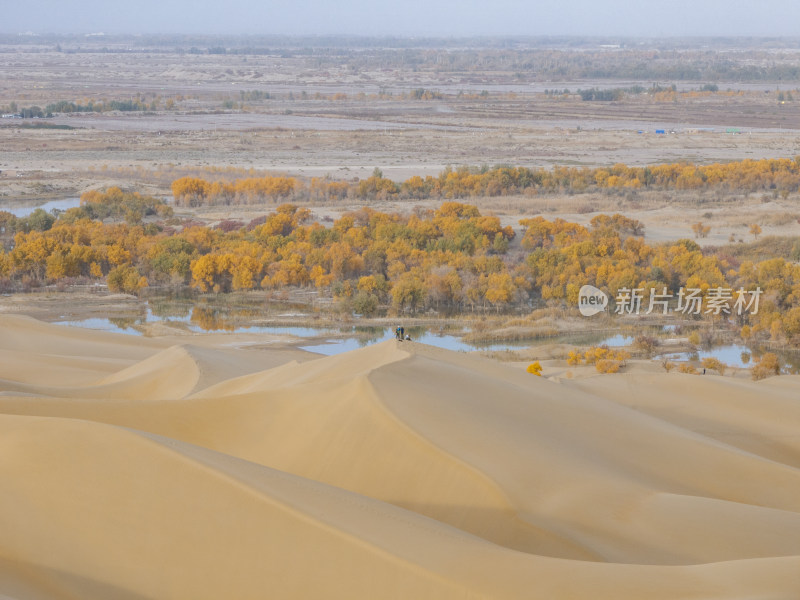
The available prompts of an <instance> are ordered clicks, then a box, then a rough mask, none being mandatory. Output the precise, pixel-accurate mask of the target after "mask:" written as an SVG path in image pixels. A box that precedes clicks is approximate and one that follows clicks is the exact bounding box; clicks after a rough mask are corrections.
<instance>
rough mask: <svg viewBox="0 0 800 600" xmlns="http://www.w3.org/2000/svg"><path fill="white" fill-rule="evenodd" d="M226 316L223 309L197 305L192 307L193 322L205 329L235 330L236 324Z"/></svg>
mask: <svg viewBox="0 0 800 600" xmlns="http://www.w3.org/2000/svg"><path fill="white" fill-rule="evenodd" d="M225 317H226V315H225V314H224V313H223V312H222V311H220V310H217V309H215V308H205V307H201V306H195V307H194V308H192V317H191V322H192V324H193V325H197V326H198V327H199V328H200V329H202V330H203V331H234V330H235V329H236V325H235V324H234V323H233V322H232V321H229V320H228V319H226V318H225Z"/></svg>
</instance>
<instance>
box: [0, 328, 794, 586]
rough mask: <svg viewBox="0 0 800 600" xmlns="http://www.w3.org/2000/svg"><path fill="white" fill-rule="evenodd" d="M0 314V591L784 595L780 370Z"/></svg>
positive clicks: (788, 383)
mask: <svg viewBox="0 0 800 600" xmlns="http://www.w3.org/2000/svg"><path fill="white" fill-rule="evenodd" d="M0 329H1V330H2V332H3V335H2V336H0V340H2V341H0V355H2V357H3V358H4V360H5V363H4V365H3V367H2V369H0V482H2V484H0V485H2V489H3V493H2V494H0V531H2V532H3V534H2V535H0V595H4V596H7V597H11V598H15V599H20V600H23V599H29V598H30V599H39V598H45V599H50V598H52V599H62V598H64V599H66V598H74V597H81V598H98V599H99V598H103V599H105V598H120V599H128V600H130V599H131V598H137V599H141V598H185V597H192V598H219V597H236V598H260V597H264V593H265V590H269V594H270V595H271V596H274V597H292V598H316V597H327V598H355V597H382V598H411V597H414V598H426V597H429V598H529V597H549V598H565V599H566V598H570V599H572V598H579V599H580V598H586V599H589V598H592V599H594V598H603V599H604V598H608V599H609V600H610V599H612V598H614V599H622V600H626V599H630V600H633V599H639V598H654V599H661V598H663V599H667V598H669V599H674V598H687V599H689V598H692V599H698V598H699V599H709V600H717V599H719V600H722V599H724V598H741V599H742V600H744V599H745V598H754V597H775V598H791V597H797V596H798V595H800V578H799V577H798V576H797V573H798V572H800V442H798V436H797V435H796V433H795V432H796V431H797V427H798V426H799V425H800V395H798V394H796V389H797V388H795V387H794V386H795V385H796V384H797V378H791V377H785V378H784V377H781V378H778V380H765V381H762V382H749V381H739V380H734V379H732V378H730V377H716V376H713V377H697V376H688V375H687V376H683V375H680V374H675V373H671V374H656V373H636V372H633V373H628V374H620V375H614V376H603V377H597V378H591V379H578V380H562V381H560V382H555V381H549V380H547V379H545V378H540V377H534V376H531V375H529V374H527V373H525V372H524V370H523V369H521V368H519V367H518V366H516V365H508V364H500V363H496V362H493V361H490V360H487V359H483V358H481V357H477V356H472V355H466V354H463V353H455V352H449V351H446V350H441V349H438V348H431V347H428V346H424V345H422V344H418V343H416V342H407V341H405V342H396V341H394V340H392V341H387V342H383V343H380V344H376V345H373V346H369V347H365V348H361V349H359V350H356V351H353V352H349V353H345V354H340V355H335V356H330V357H320V358H314V357H312V356H302V355H299V354H298V353H295V352H290V351H281V350H277V349H263V348H232V347H229V346H226V345H224V343H222V342H220V343H214V342H213V340H211V341H209V340H205V341H203V343H181V344H175V343H174V342H173V341H172V340H169V339H156V340H149V339H139V338H135V339H130V338H127V337H125V336H118V335H113V334H105V333H101V332H92V331H86V330H81V331H78V330H72V329H69V328H64V327H60V326H55V325H47V324H43V323H39V322H37V321H35V320H32V319H27V318H19V317H8V316H6V315H0ZM6 330H8V336H6V335H5V333H6ZM16 341H19V343H20V348H19V349H17V350H15V346H14V344H15V343H16ZM192 342H194V340H192ZM15 361H16V362H15ZM36 364H38V365H39V371H46V369H47V365H53V372H52V373H51V374H45V375H42V376H41V377H37V376H36V373H35V369H34V365H36ZM165 565H166V566H165ZM234 573H235V574H236V575H235V576H233V575H232V574H234Z"/></svg>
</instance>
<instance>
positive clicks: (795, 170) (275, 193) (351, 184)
mask: <svg viewBox="0 0 800 600" xmlns="http://www.w3.org/2000/svg"><path fill="white" fill-rule="evenodd" d="M799 188H800V157H797V158H794V159H789V158H784V159H763V160H752V159H747V160H743V161H736V162H730V163H714V164H710V165H696V164H692V163H671V164H662V165H653V166H647V167H629V166H627V165H624V164H617V165H614V166H612V167H601V168H594V169H590V168H586V167H580V168H579V167H555V168H553V169H530V168H527V167H510V166H495V167H491V168H490V167H488V166H482V167H470V166H462V167H458V168H456V169H454V168H452V167H447V168H446V169H444V170H443V171H442V172H441V173H440V174H439V175H438V176H431V175H428V176H426V177H420V176H419V175H415V176H413V177H410V178H409V179H406V180H404V181H402V182H399V183H398V182H395V181H393V180H391V179H388V178H385V177H384V176H383V173H382V172H381V171H380V169H377V168H376V169H375V171H374V172H373V174H372V175H371V176H370V177H368V178H366V179H361V180H357V181H338V180H334V179H330V178H318V177H315V178H312V179H311V180H310V181H308V182H306V181H303V180H301V179H298V178H296V177H288V176H272V175H267V176H263V177H246V178H232V179H220V180H216V181H208V180H206V179H203V178H201V177H192V176H187V177H182V178H180V179H177V180H175V181H174V182H173V183H172V194H173V197H174V199H175V204H176V205H177V206H203V205H216V204H222V205H235V204H258V203H261V202H263V201H264V200H272V201H275V202H278V201H286V200H292V201H301V200H308V201H315V202H316V201H321V202H325V201H331V200H341V199H343V198H356V199H360V200H385V199H389V198H402V199H429V198H433V199H453V200H455V199H464V198H476V197H487V196H508V195H514V194H521V193H554V192H559V191H561V192H563V191H568V192H571V193H580V192H588V191H597V190H603V189H652V190H703V189H725V190H737V191H739V190H741V191H750V192H755V191H759V190H776V191H779V192H781V193H784V194H788V193H791V192H796V191H797V190H798V189H799Z"/></svg>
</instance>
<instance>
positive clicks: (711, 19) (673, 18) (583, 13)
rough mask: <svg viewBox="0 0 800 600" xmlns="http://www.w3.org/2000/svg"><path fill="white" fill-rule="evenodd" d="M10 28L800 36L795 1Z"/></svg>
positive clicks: (57, 22) (342, 3)
mask: <svg viewBox="0 0 800 600" xmlns="http://www.w3.org/2000/svg"><path fill="white" fill-rule="evenodd" d="M3 5H4V6H2V8H0V31H2V32H5V33H16V32H23V31H33V32H36V33H48V32H52V33H88V32H105V33H226V34H228V33H252V34H259V33H261V34H270V33H281V34H291V33H298V34H328V33H341V34H359V35H385V34H397V35H404V36H407V35H442V36H457V35H473V34H487V35H500V34H513V35H570V34H572V35H630V36H643V37H653V36H684V35H756V36H800V1H799V0H746V1H745V0H657V1H655V0H640V1H638V2H636V1H635V0H530V1H528V2H522V1H519V0H461V1H457V2H456V1H446V0H396V1H394V2H386V1H375V0H330V1H328V0H292V1H289V0H223V1H220V0H214V1H210V0H133V1H132V2H108V0H81V1H80V2H65V1H64V0H27V1H20V0H16V1H8V2H3Z"/></svg>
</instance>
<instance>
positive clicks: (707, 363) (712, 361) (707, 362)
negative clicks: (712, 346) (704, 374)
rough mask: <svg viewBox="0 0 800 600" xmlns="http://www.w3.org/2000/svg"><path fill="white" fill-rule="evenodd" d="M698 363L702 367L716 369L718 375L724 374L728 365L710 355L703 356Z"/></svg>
mask: <svg viewBox="0 0 800 600" xmlns="http://www.w3.org/2000/svg"><path fill="white" fill-rule="evenodd" d="M700 364H701V366H702V367H703V368H704V369H710V370H712V371H716V372H717V373H719V374H720V375H725V369H727V368H728V365H726V364H725V363H724V362H720V361H719V360H718V359H716V358H712V357H708V358H704V359H703V361H702V362H701V363H700Z"/></svg>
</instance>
